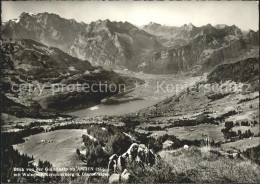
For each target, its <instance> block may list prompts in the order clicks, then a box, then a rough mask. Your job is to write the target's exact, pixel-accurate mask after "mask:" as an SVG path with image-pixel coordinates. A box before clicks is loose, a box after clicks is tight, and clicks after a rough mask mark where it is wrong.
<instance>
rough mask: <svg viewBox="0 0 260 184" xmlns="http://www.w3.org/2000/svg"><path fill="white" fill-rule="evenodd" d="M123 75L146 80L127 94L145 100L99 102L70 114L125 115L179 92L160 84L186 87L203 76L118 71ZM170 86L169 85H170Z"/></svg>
mask: <svg viewBox="0 0 260 184" xmlns="http://www.w3.org/2000/svg"><path fill="white" fill-rule="evenodd" d="M117 72H119V73H121V74H122V75H127V76H132V77H137V78H140V79H142V80H144V81H145V84H144V85H140V86H138V87H136V88H135V90H134V91H132V92H131V93H128V94H127V96H130V97H131V98H133V97H135V98H141V99H143V100H132V101H129V102H125V103H120V104H111V105H109V104H103V103H101V104H99V105H96V106H93V107H90V108H86V109H81V110H77V111H74V112H70V113H69V114H70V115H74V116H77V117H85V116H100V115H123V114H127V113H132V112H135V111H138V110H140V109H143V108H146V107H149V106H152V105H155V104H156V103H158V102H160V101H162V100H164V99H165V98H167V97H170V96H173V95H176V94H178V93H179V91H180V89H178V90H165V91H162V90H160V91H158V84H162V83H163V85H161V86H162V88H163V89H166V88H167V85H169V86H170V87H171V89H172V86H175V85H179V86H183V88H186V87H188V86H191V85H193V84H195V83H196V82H197V81H198V80H200V79H201V77H187V76H176V75H155V74H143V73H135V72H124V73H122V72H121V71H117ZM169 86H168V87H169Z"/></svg>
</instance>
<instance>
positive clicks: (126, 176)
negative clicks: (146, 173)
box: [108, 143, 157, 183]
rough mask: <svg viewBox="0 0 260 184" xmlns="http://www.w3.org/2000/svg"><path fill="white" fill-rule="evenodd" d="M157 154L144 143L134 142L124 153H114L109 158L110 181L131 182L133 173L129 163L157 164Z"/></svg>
mask: <svg viewBox="0 0 260 184" xmlns="http://www.w3.org/2000/svg"><path fill="white" fill-rule="evenodd" d="M156 160H157V156H156V154H155V153H153V151H152V150H150V149H148V148H147V147H146V146H145V145H143V144H137V143H133V144H132V145H131V146H130V147H129V149H128V150H127V151H126V152H125V153H124V154H122V155H119V156H118V155H116V154H114V155H112V156H111V157H110V158H109V163H108V173H109V183H118V182H125V183H127V182H130V179H131V175H130V173H129V172H128V170H127V167H128V165H129V164H138V165H141V166H142V165H148V166H152V165H154V164H155V162H156Z"/></svg>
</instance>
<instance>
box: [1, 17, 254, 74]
mask: <svg viewBox="0 0 260 184" xmlns="http://www.w3.org/2000/svg"><path fill="white" fill-rule="evenodd" d="M2 35H3V38H5V39H10V38H12V39H32V40H34V41H36V42H40V43H42V44H45V45H47V46H52V47H57V48H59V49H61V50H62V51H64V52H66V53H68V54H70V55H72V56H74V57H77V58H79V59H82V60H88V61H89V62H90V63H91V64H92V65H94V66H103V67H104V68H110V69H130V70H133V71H144V72H146V73H160V74H163V73H179V72H189V73H192V74H194V73H195V74H196V73H199V72H205V71H209V70H211V69H212V68H214V67H215V66H217V65H219V64H221V63H224V62H230V61H233V60H236V59H241V58H243V59H244V58H247V57H248V55H250V57H252V54H254V55H257V54H258V42H259V41H258V40H259V32H258V31H257V32H255V31H252V30H250V31H248V32H247V33H243V32H242V31H241V30H240V29H239V28H238V27H237V26H235V25H233V26H227V25H216V26H212V25H211V24H207V25H205V26H201V27H196V26H194V25H192V24H191V23H190V24H188V25H186V24H185V25H183V26H181V27H175V26H163V25H160V24H157V23H149V24H148V25H145V26H142V27H140V28H139V27H136V26H134V25H133V24H131V23H129V22H113V21H110V20H98V21H96V22H91V23H89V24H86V23H83V22H81V23H79V22H76V21H75V20H74V19H70V20H68V19H64V18H62V17H60V16H59V15H56V14H50V13H39V14H30V13H22V14H21V15H20V16H19V18H18V19H13V20H9V21H8V22H5V23H3V25H2Z"/></svg>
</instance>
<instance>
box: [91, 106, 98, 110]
mask: <svg viewBox="0 0 260 184" xmlns="http://www.w3.org/2000/svg"><path fill="white" fill-rule="evenodd" d="M98 108H99V107H98V105H97V106H94V107H91V108H90V110H92V111H94V110H97V109H98Z"/></svg>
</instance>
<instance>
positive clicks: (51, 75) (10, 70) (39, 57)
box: [1, 39, 140, 113]
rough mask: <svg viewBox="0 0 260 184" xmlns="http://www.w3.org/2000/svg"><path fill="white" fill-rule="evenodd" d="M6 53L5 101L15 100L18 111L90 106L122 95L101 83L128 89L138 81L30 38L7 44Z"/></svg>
mask: <svg viewBox="0 0 260 184" xmlns="http://www.w3.org/2000/svg"><path fill="white" fill-rule="evenodd" d="M2 51H3V53H2V55H3V57H2V61H3V62H2V80H1V82H2V84H3V85H2V89H3V93H2V96H4V98H3V101H6V102H7V104H10V102H8V101H13V103H11V104H16V105H15V106H16V107H17V108H22V107H28V108H32V109H35V108H36V109H37V110H40V109H46V110H54V111H64V110H68V109H69V110H72V109H74V108H81V107H88V106H90V105H94V104H97V103H100V101H101V100H102V99H103V98H105V97H108V96H110V95H112V94H116V93H118V90H116V91H115V90H114V89H113V90H112V89H111V90H110V88H106V86H105V85H103V86H102V85H100V87H99V84H107V86H109V85H110V84H113V85H115V86H118V85H125V87H126V88H128V87H130V86H132V85H133V82H135V81H136V80H137V79H133V78H128V77H125V76H121V75H119V74H117V73H115V72H113V71H108V70H104V69H103V68H101V67H93V66H92V65H91V64H90V63H89V62H88V61H83V60H80V59H78V58H75V57H72V56H70V55H68V54H66V53H64V52H63V51H61V50H60V49H57V48H53V47H47V46H45V45H43V44H40V43H37V42H35V41H33V40H29V39H21V40H13V41H11V42H6V41H4V43H3V45H2ZM137 81H140V80H137ZM80 84H81V85H84V84H85V85H88V86H90V87H91V86H92V85H96V86H97V87H99V89H100V90H99V89H96V88H97V87H95V92H94V90H92V89H94V88H90V87H89V88H88V90H83V88H82V87H81V88H77V86H76V85H80ZM69 85H73V86H70V87H68V86H69ZM3 103H5V102H3ZM17 104H20V105H17ZM4 108H5V109H4V110H3V111H5V112H6V113H8V112H10V113H13V112H14V111H13V110H11V109H9V110H10V111H9V110H8V108H9V106H6V107H4Z"/></svg>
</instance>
